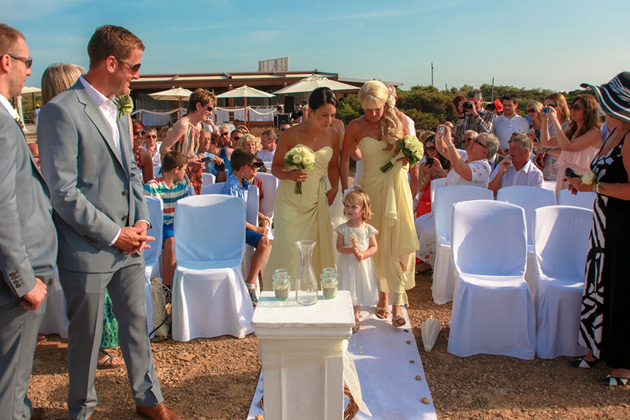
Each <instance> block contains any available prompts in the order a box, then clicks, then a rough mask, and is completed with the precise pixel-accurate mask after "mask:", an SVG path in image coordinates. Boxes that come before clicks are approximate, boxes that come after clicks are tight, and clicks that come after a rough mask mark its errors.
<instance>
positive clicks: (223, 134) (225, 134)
mask: <svg viewBox="0 0 630 420" xmlns="http://www.w3.org/2000/svg"><path fill="white" fill-rule="evenodd" d="M229 134H230V133H228V132H227V131H226V132H225V133H221V136H227V135H229Z"/></svg>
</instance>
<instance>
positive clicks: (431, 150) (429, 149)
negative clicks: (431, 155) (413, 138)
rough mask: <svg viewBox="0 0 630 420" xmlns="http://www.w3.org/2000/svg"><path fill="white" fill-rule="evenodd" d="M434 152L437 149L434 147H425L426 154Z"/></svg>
mask: <svg viewBox="0 0 630 420" xmlns="http://www.w3.org/2000/svg"><path fill="white" fill-rule="evenodd" d="M436 150H437V149H436V148H435V146H429V147H427V152H434V151H436Z"/></svg>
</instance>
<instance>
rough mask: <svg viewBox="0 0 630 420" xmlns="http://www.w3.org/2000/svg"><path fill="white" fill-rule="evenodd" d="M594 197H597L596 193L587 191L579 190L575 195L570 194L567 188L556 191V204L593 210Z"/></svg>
mask: <svg viewBox="0 0 630 420" xmlns="http://www.w3.org/2000/svg"><path fill="white" fill-rule="evenodd" d="M595 198H597V194H595V193H594V192H589V191H585V192H579V193H577V194H576V195H573V194H571V193H570V192H569V190H567V189H564V190H560V191H558V204H559V205H561V206H575V207H582V208H584V209H588V210H593V204H594V202H595Z"/></svg>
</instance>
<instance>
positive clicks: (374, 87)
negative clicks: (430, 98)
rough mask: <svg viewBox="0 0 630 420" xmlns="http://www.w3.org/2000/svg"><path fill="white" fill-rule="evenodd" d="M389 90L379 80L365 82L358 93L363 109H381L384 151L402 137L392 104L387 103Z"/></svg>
mask: <svg viewBox="0 0 630 420" xmlns="http://www.w3.org/2000/svg"><path fill="white" fill-rule="evenodd" d="M389 96H390V94H389V89H388V88H387V86H386V85H385V83H383V82H381V81H379V80H370V81H369V82H365V84H364V85H363V86H362V87H361V90H360V91H359V102H361V106H362V107H363V109H377V108H381V107H383V108H384V109H383V116H382V117H381V119H380V120H379V124H380V126H381V140H384V141H385V143H386V144H387V147H385V150H390V149H391V148H393V147H394V145H395V144H396V143H397V142H398V141H399V140H400V139H402V137H403V126H402V123H401V122H400V120H399V119H398V116H397V115H396V110H395V109H394V104H391V103H390V102H393V101H389V100H388V99H389Z"/></svg>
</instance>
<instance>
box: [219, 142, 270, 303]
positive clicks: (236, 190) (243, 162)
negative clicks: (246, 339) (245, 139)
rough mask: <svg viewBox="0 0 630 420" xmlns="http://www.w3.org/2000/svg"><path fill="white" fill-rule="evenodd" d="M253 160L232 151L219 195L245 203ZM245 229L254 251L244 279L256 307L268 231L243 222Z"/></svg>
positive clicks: (243, 153)
mask: <svg viewBox="0 0 630 420" xmlns="http://www.w3.org/2000/svg"><path fill="white" fill-rule="evenodd" d="M254 158H255V155H254V154H253V153H251V152H248V151H246V150H243V149H239V148H237V149H234V152H233V153H232V158H231V160H232V161H231V162H230V166H231V167H232V174H231V175H230V177H229V178H228V180H227V181H225V183H224V184H223V187H222V189H221V194H226V195H233V196H235V197H240V198H242V199H243V200H244V201H245V202H247V191H248V190H249V187H250V185H251V184H250V183H249V181H248V179H250V178H251V177H252V173H253V170H254V168H255V167H256V166H258V165H259V163H258V162H256V161H255V160H254ZM245 229H246V231H245V242H247V244H248V245H250V246H252V247H254V248H256V251H254V254H253V255H252V260H251V262H250V266H249V272H248V273H247V278H246V279H245V285H246V286H247V290H248V291H249V296H250V298H251V300H252V303H253V304H254V306H256V304H257V303H258V297H257V296H256V281H257V280H258V275H259V274H260V272H261V270H262V268H263V265H264V263H265V258H266V257H267V253H268V251H269V239H268V238H267V233H268V232H269V230H268V229H267V228H266V227H263V226H254V225H252V224H251V223H249V222H245Z"/></svg>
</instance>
